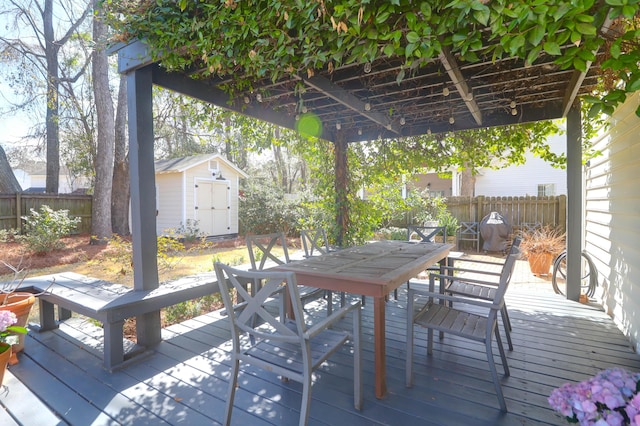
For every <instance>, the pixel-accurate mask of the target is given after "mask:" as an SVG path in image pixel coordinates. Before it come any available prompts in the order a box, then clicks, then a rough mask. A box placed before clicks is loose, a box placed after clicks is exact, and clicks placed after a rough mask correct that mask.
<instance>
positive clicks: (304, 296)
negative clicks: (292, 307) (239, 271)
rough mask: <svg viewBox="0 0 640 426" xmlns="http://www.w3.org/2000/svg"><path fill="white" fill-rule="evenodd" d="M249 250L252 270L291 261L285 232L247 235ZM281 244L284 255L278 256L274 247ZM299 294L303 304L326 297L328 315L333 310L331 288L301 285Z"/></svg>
mask: <svg viewBox="0 0 640 426" xmlns="http://www.w3.org/2000/svg"><path fill="white" fill-rule="evenodd" d="M246 243H247V250H249V260H250V261H251V270H252V271H262V270H263V269H265V268H267V267H269V266H275V265H283V264H285V263H289V262H290V261H291V259H290V258H289V250H287V239H286V238H285V236H284V233H283V232H275V233H272V234H263V235H250V236H248V237H246ZM277 246H280V247H281V248H282V251H283V254H282V257H278V256H277V255H276V254H275V253H274V248H275V247H277ZM252 291H253V290H252ZM299 294H300V297H301V300H302V304H303V306H304V305H305V304H306V303H307V302H308V301H311V300H314V299H319V298H321V297H326V298H327V301H328V305H327V315H331V313H332V312H333V303H331V302H332V300H333V294H332V292H331V291H330V290H324V289H321V288H316V287H310V286H305V285H301V286H300V289H299Z"/></svg>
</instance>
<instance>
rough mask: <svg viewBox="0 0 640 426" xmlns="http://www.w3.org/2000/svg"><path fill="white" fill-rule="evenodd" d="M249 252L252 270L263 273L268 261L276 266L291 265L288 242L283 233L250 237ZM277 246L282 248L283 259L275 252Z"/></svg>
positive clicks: (247, 239)
mask: <svg viewBox="0 0 640 426" xmlns="http://www.w3.org/2000/svg"><path fill="white" fill-rule="evenodd" d="M246 243H247V250H248V251H249V260H250V261H251V269H252V270H254V271H261V270H263V269H264V268H265V265H266V263H267V261H272V262H274V263H275V264H276V265H282V264H284V263H289V251H288V250H287V240H286V238H285V236H284V233H283V232H276V233H273V234H264V235H249V236H248V237H247V238H246ZM276 246H280V247H282V251H283V257H282V258H280V257H278V256H276V255H275V253H274V252H273V250H274V248H275V247H276Z"/></svg>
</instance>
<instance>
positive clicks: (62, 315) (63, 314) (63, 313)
mask: <svg viewBox="0 0 640 426" xmlns="http://www.w3.org/2000/svg"><path fill="white" fill-rule="evenodd" d="M69 318H71V311H70V310H68V309H65V308H63V307H61V306H58V319H59V320H60V321H64V320H68V319H69Z"/></svg>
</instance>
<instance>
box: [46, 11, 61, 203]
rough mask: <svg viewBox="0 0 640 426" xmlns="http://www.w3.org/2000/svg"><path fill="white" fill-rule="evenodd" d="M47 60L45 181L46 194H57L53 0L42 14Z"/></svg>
mask: <svg viewBox="0 0 640 426" xmlns="http://www.w3.org/2000/svg"><path fill="white" fill-rule="evenodd" d="M42 22H43V26H44V28H43V32H44V39H45V43H46V45H45V56H46V60H47V114H46V128H47V181H46V189H45V190H46V192H48V193H52V194H57V193H58V187H59V179H60V135H59V128H60V127H59V124H58V109H59V106H58V105H59V101H58V89H59V85H60V82H59V79H58V50H59V48H58V45H57V44H56V43H55V40H54V31H53V0H45V2H44V10H43V13H42Z"/></svg>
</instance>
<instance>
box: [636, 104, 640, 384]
mask: <svg viewBox="0 0 640 426" xmlns="http://www.w3.org/2000/svg"><path fill="white" fill-rule="evenodd" d="M636 115H637V116H638V117H640V105H638V108H636ZM637 386H640V382H638V385H636V387H637Z"/></svg>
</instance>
